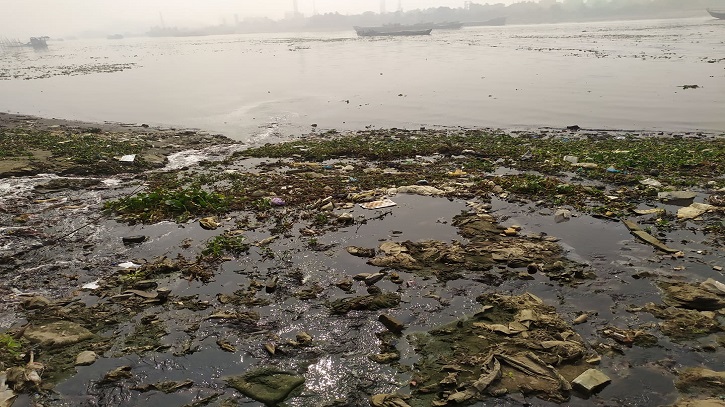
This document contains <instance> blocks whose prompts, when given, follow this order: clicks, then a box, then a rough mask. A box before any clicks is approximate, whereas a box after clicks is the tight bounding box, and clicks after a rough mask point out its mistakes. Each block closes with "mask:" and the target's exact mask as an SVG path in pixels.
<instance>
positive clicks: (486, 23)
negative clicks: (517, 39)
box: [463, 17, 506, 27]
mask: <svg viewBox="0 0 725 407" xmlns="http://www.w3.org/2000/svg"><path fill="white" fill-rule="evenodd" d="M463 25H465V26H466V27H479V26H499V25H506V17H496V18H492V19H490V20H486V21H469V22H466V23H463Z"/></svg>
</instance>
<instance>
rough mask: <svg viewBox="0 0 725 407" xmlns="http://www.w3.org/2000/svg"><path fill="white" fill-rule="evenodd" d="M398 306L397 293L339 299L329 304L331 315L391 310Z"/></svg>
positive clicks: (398, 298) (398, 296) (398, 297)
mask: <svg viewBox="0 0 725 407" xmlns="http://www.w3.org/2000/svg"><path fill="white" fill-rule="evenodd" d="M398 304H400V295H398V294H397V293H381V294H377V295H364V296H360V297H352V298H340V299H338V300H335V301H332V302H331V303H329V307H330V308H331V312H332V313H333V314H337V315H341V314H347V313H348V312H350V311H353V310H355V311H361V310H367V311H375V310H380V309H385V308H393V307H395V306H397V305H398Z"/></svg>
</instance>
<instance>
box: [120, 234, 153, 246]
mask: <svg viewBox="0 0 725 407" xmlns="http://www.w3.org/2000/svg"><path fill="white" fill-rule="evenodd" d="M146 239H147V238H146V236H144V235H136V236H124V237H122V238H121V241H122V242H123V244H126V245H128V244H135V243H143V242H145V241H146Z"/></svg>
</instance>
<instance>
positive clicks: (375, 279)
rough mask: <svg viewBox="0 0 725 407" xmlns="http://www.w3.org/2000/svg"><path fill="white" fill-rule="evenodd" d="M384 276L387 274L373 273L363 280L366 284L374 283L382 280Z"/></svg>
mask: <svg viewBox="0 0 725 407" xmlns="http://www.w3.org/2000/svg"><path fill="white" fill-rule="evenodd" d="M383 277H385V274H383V273H373V274H371V275H369V276H367V277H365V279H364V280H363V281H364V282H365V285H373V284H375V283H377V282H378V281H380V280H382V279H383Z"/></svg>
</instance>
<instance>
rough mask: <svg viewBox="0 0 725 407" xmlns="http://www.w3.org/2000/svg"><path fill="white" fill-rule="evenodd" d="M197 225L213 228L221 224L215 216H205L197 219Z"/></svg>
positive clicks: (207, 228)
mask: <svg viewBox="0 0 725 407" xmlns="http://www.w3.org/2000/svg"><path fill="white" fill-rule="evenodd" d="M199 225H201V227H202V228H204V229H206V230H214V229H216V228H218V227H219V226H221V223H219V222H218V221H217V220H216V218H215V217H213V216H209V217H206V218H202V219H199Z"/></svg>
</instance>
